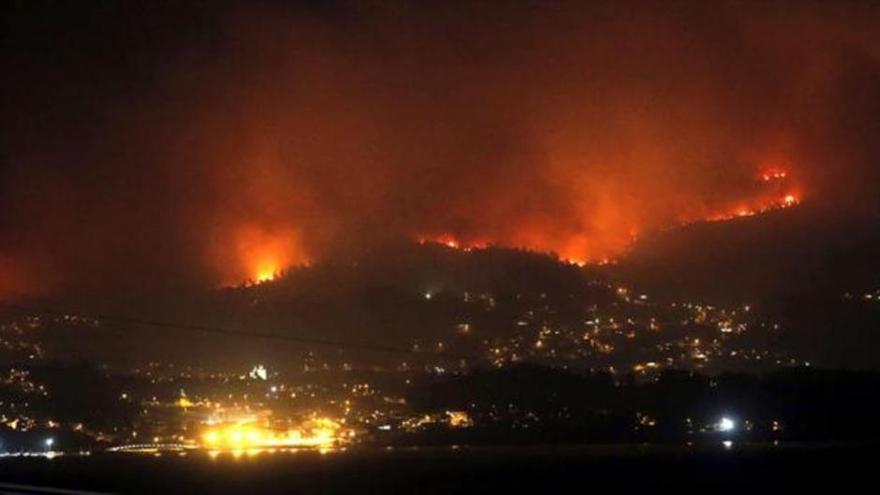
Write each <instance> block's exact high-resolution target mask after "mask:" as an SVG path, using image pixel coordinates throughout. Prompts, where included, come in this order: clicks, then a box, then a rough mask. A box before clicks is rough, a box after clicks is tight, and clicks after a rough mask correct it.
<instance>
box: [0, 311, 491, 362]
mask: <svg viewBox="0 0 880 495" xmlns="http://www.w3.org/2000/svg"><path fill="white" fill-rule="evenodd" d="M0 308H3V309H7V310H12V311H19V312H24V313H31V314H34V313H38V314H44V315H49V316H76V317H77V318H84V319H93V320H98V321H105V322H110V323H125V324H130V325H141V326H150V327H157V328H167V329H177V330H183V331H188V332H198V333H203V334H204V333H208V334H219V335H230V336H235V337H243V338H258V339H265V340H278V341H284V342H292V343H297V344H308V345H318V346H324V347H337V348H341V349H346V348H348V349H359V350H364V351H373V352H384V353H392V354H410V355H421V356H425V355H429V354H428V353H427V352H423V351H419V350H415V349H405V348H402V347H394V346H386V345H379V344H370V343H366V342H353V341H346V340H333V339H316V338H309V337H296V336H290V335H280V334H279V333H267V332H250V331H245V330H236V329H234V328H225V327H217V326H211V325H196V324H189V323H173V322H168V321H160V320H152V319H146V318H136V317H131V316H123V315H108V314H102V313H85V312H78V311H63V310H60V309H54V308H44V307H36V306H23V305H19V304H9V303H4V302H0ZM433 354H434V355H436V356H438V357H441V356H442V357H450V358H456V359H470V360H480V359H482V358H480V357H479V356H466V355H461V354H448V353H433Z"/></svg>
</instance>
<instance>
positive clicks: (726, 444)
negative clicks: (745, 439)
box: [721, 440, 733, 449]
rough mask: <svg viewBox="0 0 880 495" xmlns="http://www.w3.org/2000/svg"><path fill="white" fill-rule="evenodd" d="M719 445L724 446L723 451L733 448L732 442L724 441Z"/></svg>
mask: <svg viewBox="0 0 880 495" xmlns="http://www.w3.org/2000/svg"><path fill="white" fill-rule="evenodd" d="M721 445H724V448H725V449H729V448H731V447H733V442H732V441H730V440H725V441H723V442H721Z"/></svg>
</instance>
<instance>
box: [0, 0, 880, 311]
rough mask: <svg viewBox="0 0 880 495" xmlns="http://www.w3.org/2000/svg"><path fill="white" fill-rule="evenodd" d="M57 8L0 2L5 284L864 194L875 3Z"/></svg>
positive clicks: (544, 241) (532, 233)
mask: <svg viewBox="0 0 880 495" xmlns="http://www.w3.org/2000/svg"><path fill="white" fill-rule="evenodd" d="M172 3H176V2H172ZM57 8H58V7H57V6H56V7H53V8H48V7H47V8H39V7H29V6H17V7H9V9H10V10H11V12H8V15H4V18H5V19H7V21H6V23H7V24H8V25H7V26H5V27H6V28H8V32H9V35H8V39H7V42H6V43H4V44H5V45H6V46H7V50H5V51H6V52H7V55H6V57H8V62H9V63H8V64H4V65H6V66H7V67H14V70H12V71H11V72H12V74H11V75H9V76H8V78H7V80H6V81H5V82H4V83H3V84H4V86H5V87H6V90H7V91H6V94H8V95H10V102H11V108H10V111H9V112H8V114H7V117H6V118H4V121H5V122H4V124H3V125H4V128H5V131H4V133H3V136H4V137H3V141H2V146H3V148H2V149H3V156H2V162H0V295H2V296H13V295H32V294H41V293H49V292H63V291H72V290H78V289H82V288H116V289H119V288H121V289H125V288H138V287H144V286H149V287H165V286H187V287H214V286H218V285H222V284H229V283H236V282H240V281H243V280H246V279H256V278H260V277H263V276H268V275H267V274H271V273H272V272H273V271H277V270H281V269H283V268H284V267H286V266H290V265H294V264H297V263H302V262H307V261H319V260H321V259H322V258H324V257H327V256H333V255H334V253H336V252H338V251H340V250H347V249H358V248H362V247H364V246H370V245H373V244H375V243H381V242H385V241H388V240H395V239H424V238H429V239H430V238H440V237H442V236H451V237H453V238H455V239H457V240H459V241H461V242H463V243H474V244H476V243H495V244H499V245H504V246H516V247H526V248H530V249H536V250H541V251H553V252H556V253H559V254H560V256H563V257H566V258H571V259H577V260H589V261H597V260H602V259H604V258H613V257H616V256H620V255H622V254H623V253H624V252H625V250H626V249H627V247H628V246H629V245H630V243H631V241H632V239H633V237H634V236H637V235H639V234H640V233H643V232H646V231H650V230H653V229H659V228H665V227H668V226H672V225H676V224H679V223H682V222H690V221H696V220H699V219H705V218H712V217H714V216H717V215H724V214H727V213H729V212H735V211H737V210H738V209H744V208H745V209H755V208H760V207H763V206H764V205H766V204H768V202H771V203H772V202H774V201H778V198H780V197H782V196H783V195H788V194H796V195H797V197H798V198H799V200H803V201H810V202H814V203H823V204H827V205H828V207H830V208H841V209H845V208H853V207H859V208H876V204H874V201H876V197H877V193H878V172H877V170H878V167H877V159H878V158H880V140H878V139H876V138H877V123H876V119H877V115H880V34H878V31H877V29H876V26H877V25H878V24H880V23H878V21H880V18H878V17H880V14H878V9H877V8H876V7H872V6H870V5H868V4H864V5H862V4H858V3H848V4H843V5H837V4H824V3H815V4H813V3H808V2H799V3H790V2H781V3H779V4H772V3H761V4H757V3H756V4H749V3H741V2H734V3H730V4H723V3H721V4H719V3H715V2H713V3H712V4H711V5H708V4H704V3H703V2H695V3H686V2H682V3H674V4H669V3H666V2H657V3H653V2H644V3H633V4H628V3H621V2H609V3H607V4H602V3H597V4H591V5H584V4H583V3H581V2H574V3H556V2H534V3H530V2H523V3H509V2H473V3H472V2H468V3H455V2H452V3H447V2H439V3H436V4H434V3H425V2H412V3H395V2H390V3H388V2H377V3H375V4H373V3H361V2H353V3H347V2H342V3H332V4H330V5H324V6H321V7H314V6H309V7H302V6H300V7H290V6H285V5H283V4H280V3H279V4H276V3H273V2H263V3H247V4H233V3H219V2H210V3H207V4H199V3H193V4H188V5H180V4H178V5H165V4H156V5H153V6H135V5H128V6H120V5H118V4H117V3H115V2H111V3H108V4H105V5H101V4H98V5H96V6H93V7H82V6H70V7H67V9H69V11H67V12H57V10H56V9H57ZM768 170H783V171H784V172H785V174H786V176H785V178H784V180H779V181H772V183H769V184H768V183H766V182H764V181H762V180H761V174H762V173H764V172H766V171H768Z"/></svg>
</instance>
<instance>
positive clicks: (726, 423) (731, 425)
mask: <svg viewBox="0 0 880 495" xmlns="http://www.w3.org/2000/svg"><path fill="white" fill-rule="evenodd" d="M735 428H736V422H734V421H733V420H732V419H730V418H728V417H726V416H725V417H723V418H721V421H719V422H718V431H733V430H734V429H735Z"/></svg>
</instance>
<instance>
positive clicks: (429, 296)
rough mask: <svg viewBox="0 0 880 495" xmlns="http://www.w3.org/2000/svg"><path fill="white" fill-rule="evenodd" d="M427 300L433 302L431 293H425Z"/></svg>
mask: <svg viewBox="0 0 880 495" xmlns="http://www.w3.org/2000/svg"><path fill="white" fill-rule="evenodd" d="M425 299H427V300H429V301H430V300H431V293H430V292H425Z"/></svg>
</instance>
